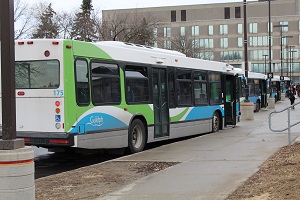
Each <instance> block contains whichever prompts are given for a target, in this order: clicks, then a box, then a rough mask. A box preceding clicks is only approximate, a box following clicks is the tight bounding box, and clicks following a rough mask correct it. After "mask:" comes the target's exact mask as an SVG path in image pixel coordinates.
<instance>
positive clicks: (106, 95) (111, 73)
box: [91, 60, 121, 105]
mask: <svg viewBox="0 0 300 200" xmlns="http://www.w3.org/2000/svg"><path fill="white" fill-rule="evenodd" d="M91 74H92V100H93V103H94V105H99V104H118V103H120V102H121V92H120V91H121V90H120V75H119V67H118V65H116V64H110V63H102V62H98V61H95V60H93V61H92V63H91Z"/></svg>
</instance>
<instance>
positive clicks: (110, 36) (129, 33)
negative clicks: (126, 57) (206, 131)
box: [100, 12, 158, 45]
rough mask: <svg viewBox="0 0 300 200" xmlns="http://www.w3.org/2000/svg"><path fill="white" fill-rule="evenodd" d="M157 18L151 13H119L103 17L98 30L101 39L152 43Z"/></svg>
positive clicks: (144, 43)
mask: <svg viewBox="0 0 300 200" xmlns="http://www.w3.org/2000/svg"><path fill="white" fill-rule="evenodd" d="M157 22H158V20H157V19H156V18H155V17H153V16H151V14H148V15H147V14H144V13H138V12H134V13H130V12H125V13H119V12H115V13H114V14H113V15H112V16H109V17H108V18H106V19H103V21H102V26H101V30H100V35H101V38H102V40H113V41H123V42H131V43H136V44H143V45H152V44H153V39H154V34H153V28H154V27H155V26H156V24H157Z"/></svg>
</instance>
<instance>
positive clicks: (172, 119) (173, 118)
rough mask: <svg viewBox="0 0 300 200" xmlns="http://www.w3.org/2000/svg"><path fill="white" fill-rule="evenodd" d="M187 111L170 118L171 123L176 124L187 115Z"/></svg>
mask: <svg viewBox="0 0 300 200" xmlns="http://www.w3.org/2000/svg"><path fill="white" fill-rule="evenodd" d="M188 110H189V108H186V109H185V110H184V111H182V112H181V113H180V114H178V115H176V116H174V117H171V122H177V121H180V119H181V118H182V117H183V116H184V115H185V114H186V113H187V111H188Z"/></svg>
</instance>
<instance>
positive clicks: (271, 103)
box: [268, 97, 275, 109]
mask: <svg viewBox="0 0 300 200" xmlns="http://www.w3.org/2000/svg"><path fill="white" fill-rule="evenodd" d="M274 108H275V98H274V97H269V98H268V109H274Z"/></svg>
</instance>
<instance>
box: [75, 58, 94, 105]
mask: <svg viewBox="0 0 300 200" xmlns="http://www.w3.org/2000/svg"><path fill="white" fill-rule="evenodd" d="M75 87H76V101H77V104H78V105H89V103H90V87H89V74H88V64H87V61H86V60H85V59H80V60H76V62H75Z"/></svg>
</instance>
